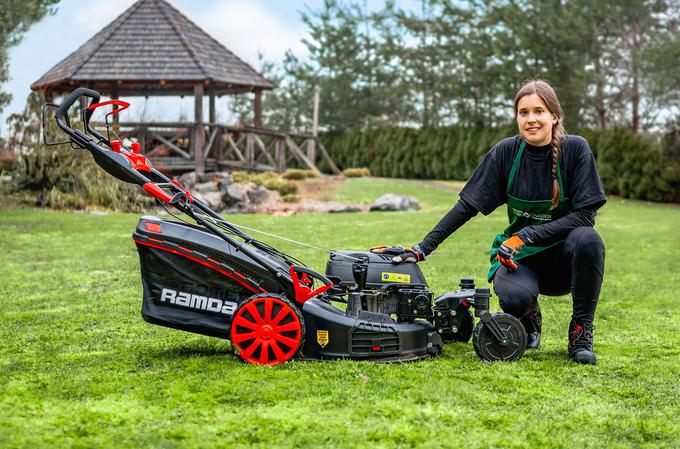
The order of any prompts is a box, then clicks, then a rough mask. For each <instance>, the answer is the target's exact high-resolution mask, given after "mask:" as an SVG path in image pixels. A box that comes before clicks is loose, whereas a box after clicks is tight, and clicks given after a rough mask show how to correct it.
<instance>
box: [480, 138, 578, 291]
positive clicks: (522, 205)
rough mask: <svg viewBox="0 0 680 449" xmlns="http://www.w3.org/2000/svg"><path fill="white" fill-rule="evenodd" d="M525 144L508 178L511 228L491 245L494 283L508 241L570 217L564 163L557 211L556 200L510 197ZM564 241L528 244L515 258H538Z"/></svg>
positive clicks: (489, 274)
mask: <svg viewBox="0 0 680 449" xmlns="http://www.w3.org/2000/svg"><path fill="white" fill-rule="evenodd" d="M524 145H525V142H524V140H522V143H521V144H520V146H519V151H518V152H517V156H516V157H515V160H514V161H513V163H512V168H511V169H510V175H509V176H508V185H507V187H506V191H505V193H506V194H507V196H508V221H509V222H510V225H509V226H508V227H507V228H505V230H504V231H503V233H502V234H498V235H497V236H496V238H495V239H494V241H493V244H492V245H491V250H490V251H489V254H490V256H491V257H490V260H491V267H489V273H488V274H487V280H488V281H489V282H491V280H492V279H493V276H494V274H496V270H498V267H500V266H501V263H500V262H499V261H498V259H496V254H497V253H498V248H499V247H500V246H501V243H503V242H504V241H505V240H507V239H509V238H510V237H511V236H513V235H514V234H516V233H517V232H519V231H520V230H521V229H522V228H524V227H525V226H532V225H538V224H542V223H546V222H549V221H553V220H556V219H558V218H561V217H564V216H565V215H567V214H568V213H569V201H568V199H567V198H565V197H564V188H563V186H562V174H561V173H560V163H559V160H558V162H557V183H558V185H559V186H560V200H559V203H557V207H556V208H554V209H552V210H550V205H551V204H552V200H551V199H548V200H535V201H530V200H523V199H520V198H515V197H514V196H512V195H510V193H509V192H510V186H511V185H512V182H513V181H514V180H515V175H516V172H517V167H519V162H520V160H521V158H522V154H523V153H524ZM562 241H564V240H560V241H557V242H554V243H552V244H550V245H548V246H538V245H531V244H526V245H524V246H523V247H522V249H521V250H519V252H518V253H517V254H515V255H514V256H513V259H514V260H519V259H523V258H525V257H528V256H531V255H533V254H537V253H539V252H541V251H543V250H545V249H548V248H550V247H551V246H555V245H557V244H558V243H561V242H562Z"/></svg>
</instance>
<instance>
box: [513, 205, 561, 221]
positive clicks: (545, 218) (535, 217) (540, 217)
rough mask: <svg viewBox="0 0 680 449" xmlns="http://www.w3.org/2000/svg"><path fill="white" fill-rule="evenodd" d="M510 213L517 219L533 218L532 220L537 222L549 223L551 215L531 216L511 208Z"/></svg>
mask: <svg viewBox="0 0 680 449" xmlns="http://www.w3.org/2000/svg"><path fill="white" fill-rule="evenodd" d="M512 213H513V214H515V215H516V216H518V217H522V218H533V219H534V220H539V221H550V220H552V215H551V214H532V213H529V212H526V211H523V210H519V209H515V208H514V207H513V208H512Z"/></svg>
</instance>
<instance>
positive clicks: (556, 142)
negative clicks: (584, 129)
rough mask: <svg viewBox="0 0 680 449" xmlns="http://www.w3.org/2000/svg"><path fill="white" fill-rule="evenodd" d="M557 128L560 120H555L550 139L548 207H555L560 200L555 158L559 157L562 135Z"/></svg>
mask: <svg viewBox="0 0 680 449" xmlns="http://www.w3.org/2000/svg"><path fill="white" fill-rule="evenodd" d="M557 128H561V123H560V122H557V124H556V125H555V126H553V135H552V141H551V142H550V147H551V150H552V167H551V171H552V181H553V188H552V203H550V209H554V208H556V207H557V204H558V203H559V202H560V184H559V182H557V158H558V157H560V146H561V144H562V138H563V136H562V135H561V133H560V132H559V130H558V129H557Z"/></svg>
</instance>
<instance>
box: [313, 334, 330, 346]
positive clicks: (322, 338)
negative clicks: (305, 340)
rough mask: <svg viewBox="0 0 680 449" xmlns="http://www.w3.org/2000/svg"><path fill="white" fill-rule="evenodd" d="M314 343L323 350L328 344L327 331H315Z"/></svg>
mask: <svg viewBox="0 0 680 449" xmlns="http://www.w3.org/2000/svg"><path fill="white" fill-rule="evenodd" d="M316 342H317V343H319V346H321V347H322V348H325V347H326V345H327V344H328V342H329V339H328V331H316Z"/></svg>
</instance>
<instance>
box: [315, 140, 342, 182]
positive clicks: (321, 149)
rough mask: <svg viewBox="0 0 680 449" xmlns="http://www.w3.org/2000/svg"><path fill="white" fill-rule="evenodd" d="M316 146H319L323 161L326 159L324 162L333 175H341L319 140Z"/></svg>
mask: <svg viewBox="0 0 680 449" xmlns="http://www.w3.org/2000/svg"><path fill="white" fill-rule="evenodd" d="M317 144H318V145H319V150H320V151H321V155H322V156H323V158H324V159H326V162H327V163H328V165H329V166H330V167H331V170H333V173H335V174H336V175H342V172H341V171H340V169H339V168H338V166H337V165H335V162H333V159H331V156H330V155H329V154H328V151H326V147H324V146H323V144H322V143H321V141H320V140H319V141H318V142H317Z"/></svg>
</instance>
